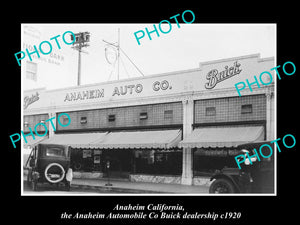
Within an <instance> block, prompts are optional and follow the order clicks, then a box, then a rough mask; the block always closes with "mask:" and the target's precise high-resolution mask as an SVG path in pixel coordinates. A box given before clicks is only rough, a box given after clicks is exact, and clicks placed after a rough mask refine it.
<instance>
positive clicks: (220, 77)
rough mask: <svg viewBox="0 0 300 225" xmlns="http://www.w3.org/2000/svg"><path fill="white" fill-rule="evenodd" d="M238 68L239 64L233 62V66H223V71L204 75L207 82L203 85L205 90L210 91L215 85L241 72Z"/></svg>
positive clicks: (213, 71) (214, 71)
mask: <svg viewBox="0 0 300 225" xmlns="http://www.w3.org/2000/svg"><path fill="white" fill-rule="evenodd" d="M240 66H241V64H240V63H238V61H235V62H234V63H233V66H231V67H229V66H225V67H224V70H222V71H220V72H219V71H218V70H217V69H213V70H210V71H209V72H208V73H207V75H206V79H207V80H208V82H207V83H205V88H206V89H212V88H214V87H215V86H216V85H217V83H220V82H222V81H224V80H226V79H228V78H230V77H233V76H235V75H238V74H239V73H240V72H241V71H242V69H240Z"/></svg>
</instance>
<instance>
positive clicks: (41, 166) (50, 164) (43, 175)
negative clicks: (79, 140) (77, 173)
mask: <svg viewBox="0 0 300 225" xmlns="http://www.w3.org/2000/svg"><path fill="white" fill-rule="evenodd" d="M70 154H71V150H70V147H69V146H66V145H57V144H38V145H36V146H35V147H34V148H33V149H32V151H31V153H30V155H29V158H28V160H27V162H26V165H25V168H28V175H27V183H28V184H29V185H30V186H31V188H32V190H34V191H36V190H37V188H38V183H49V184H57V186H59V184H60V183H63V184H64V185H65V187H66V190H68V191H69V190H70V182H71V180H72V177H73V174H72V169H71V168H70ZM28 163H29V167H28V166H27V165H28Z"/></svg>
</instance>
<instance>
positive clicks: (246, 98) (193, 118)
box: [12, 13, 288, 195]
mask: <svg viewBox="0 0 300 225" xmlns="http://www.w3.org/2000/svg"><path fill="white" fill-rule="evenodd" d="M186 14H187V13H186ZM150 29H152V30H151V31H150ZM168 30H170V32H169V33H168V34H164V33H165V32H166V31H168ZM136 31H137V32H136ZM136 33H137V34H138V35H134V34H136ZM139 33H141V34H143V33H146V35H144V37H143V38H140V39H139V38H138V37H142V36H141V35H140V34H139ZM262 33H263V34H264V35H262V38H260V39H257V40H256V39H253V36H255V35H257V34H262ZM203 34H206V35H203ZM220 34H222V35H220ZM147 36H149V38H148V37H147ZM150 38H151V39H150ZM143 39H144V40H143ZM221 39H222V41H219V40H221ZM137 40H139V41H140V45H139V44H138V43H137ZM22 41H23V42H22V52H21V53H20V58H19V59H18V60H19V61H20V62H21V64H22V78H23V79H24V82H23V86H22V88H23V93H22V94H23V98H22V100H23V103H22V105H23V118H22V126H23V130H22V131H23V132H22V138H21V139H22V143H23V147H24V149H23V160H22V162H23V166H22V169H23V173H22V174H23V178H22V181H21V182H22V185H23V189H22V191H23V194H24V195H27V194H29V195H34V194H37V195H43V194H45V195H51V194H59V195H61V194H65V195H69V194H86V193H88V194H104V195H106V194H144V195H145V194H146V195H147V194H150V195H155V194H168V195H172V194H175V195H181V194H183V195H186V194H188V195H207V194H259V195H261V194H267V195H270V194H276V188H275V187H276V186H275V175H274V174H275V171H276V170H275V169H274V168H275V166H276V163H274V158H275V157H276V152H275V149H274V146H273V145H274V144H273V143H270V142H271V141H273V140H275V139H276V138H275V127H276V123H275V121H276V101H275V100H276V98H275V96H276V95H275V85H276V82H275V79H273V77H274V72H275V71H274V70H272V68H274V67H275V66H276V65H275V56H276V45H275V43H276V25H275V24H203V25H202V24H201V25H200V24H192V23H191V24H180V25H178V26H177V24H176V23H175V24H174V23H170V22H168V21H166V22H164V23H160V24H159V26H157V25H153V24H138V25H137V24H114V25H110V24H104V25H103V24H22ZM35 43H36V44H35ZM39 43H41V44H39ZM178 43H180V44H178ZM216 43H218V44H216ZM227 46H231V49H230V51H228V49H227ZM241 46H247V48H241ZM205 48H213V49H211V53H210V54H209V55H205V56H204V55H201V54H199V53H200V52H202V51H204V50H205ZM36 49H37V50H36ZM23 52H24V53H25V54H23ZM250 53H253V54H250ZM23 55H25V56H24V59H21V57H22V56H23ZM172 56H173V57H172ZM204 60H206V61H204ZM152 67H155V68H152ZM287 67H288V65H287ZM264 71H265V72H264ZM263 72H264V73H263ZM255 75H256V76H255ZM16 137H17V136H16ZM16 137H13V139H12V140H14V141H15V142H16V140H15V139H16ZM260 146H262V147H261V148H260ZM255 148H256V149H257V151H256V152H254V149H255ZM273 152H274V153H273Z"/></svg>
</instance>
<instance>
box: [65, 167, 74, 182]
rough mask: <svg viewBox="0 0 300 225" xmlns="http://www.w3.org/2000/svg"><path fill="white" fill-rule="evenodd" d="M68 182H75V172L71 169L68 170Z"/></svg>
mask: <svg viewBox="0 0 300 225" xmlns="http://www.w3.org/2000/svg"><path fill="white" fill-rule="evenodd" d="M66 180H67V181H69V182H71V181H72V180H73V170H72V169H71V168H69V169H68V172H67V173H66Z"/></svg>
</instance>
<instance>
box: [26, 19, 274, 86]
mask: <svg viewBox="0 0 300 225" xmlns="http://www.w3.org/2000/svg"><path fill="white" fill-rule="evenodd" d="M163 25H164V26H163V27H162V29H163V30H168V25H167V24H163ZM24 26H27V27H28V26H29V27H31V28H34V29H35V30H37V31H38V32H37V34H38V36H39V38H31V37H30V36H29V37H28V36H26V35H24ZM156 26H157V27H158V25H157V24H156ZM146 27H147V28H148V30H150V31H151V30H152V29H153V24H22V29H23V32H22V42H30V43H31V45H36V46H37V48H38V46H39V44H40V43H41V42H42V41H49V42H50V43H51V44H52V47H53V50H52V51H53V53H54V52H55V53H57V54H60V55H63V56H64V61H63V62H61V63H60V64H59V65H57V64H52V63H45V62H42V61H39V60H38V59H33V62H36V63H38V71H37V73H38V79H37V81H35V82H33V81H30V82H24V85H23V88H24V89H33V88H42V87H45V88H46V89H48V90H49V89H56V88H64V87H70V86H76V85H77V66H78V52H77V51H76V50H74V49H72V48H71V47H72V46H71V45H66V44H64V42H63V41H62V40H61V39H59V38H61V36H62V34H63V33H64V32H66V31H72V32H73V33H78V32H85V31H88V32H90V35H91V37H90V43H89V44H90V46H89V47H87V48H84V51H85V52H87V53H82V57H81V77H82V78H81V84H82V85H84V84H93V83H100V82H106V81H108V80H117V63H116V64H115V66H112V65H111V64H109V63H108V61H107V59H106V57H105V48H106V47H108V45H107V44H106V43H105V42H104V41H103V40H105V41H108V42H111V43H116V42H117V41H118V29H120V47H121V49H122V50H123V51H124V52H125V53H126V55H127V56H129V58H130V59H131V60H132V61H133V62H134V64H135V65H136V66H137V67H138V68H139V70H140V71H142V73H143V74H144V76H147V75H153V74H159V73H167V72H172V71H179V70H186V69H194V68H198V67H199V63H200V62H206V61H211V60H218V59H224V58H231V57H238V56H244V55H250V54H257V53H259V54H260V56H261V57H262V58H265V57H275V56H276V25H274V24H199V23H198V24H194V23H192V24H184V23H180V28H178V27H177V25H176V23H174V24H173V23H172V29H171V31H170V32H169V33H167V34H163V33H161V32H160V31H159V34H160V36H159V37H158V36H157V35H156V33H152V34H151V37H152V40H150V39H149V38H148V36H147V34H146V35H145V37H144V38H142V39H140V42H141V44H140V45H138V43H137V40H136V38H135V36H134V33H135V32H137V31H139V30H143V31H144V32H145V33H146V31H145V28H146ZM57 35H60V37H59V38H58V41H59V43H60V45H61V49H58V48H57V45H56V44H55V41H54V40H50V38H52V37H55V36H57ZM66 36H69V34H68V35H66ZM44 48H45V49H46V47H44ZM21 49H22V51H25V49H24V45H23V47H22V46H21ZM108 51H109V52H110V54H109V55H108V58H109V59H110V60H111V61H113V59H114V57H115V55H114V53H113V52H114V51H113V50H112V48H108ZM27 58H28V57H27ZM24 60H26V58H25V59H24ZM27 60H28V59H27ZM119 65H120V67H119V79H126V78H132V77H141V76H142V75H141V73H140V72H139V71H138V70H137V69H136V68H135V67H134V66H133V65H132V64H131V62H130V61H129V60H128V58H127V57H126V56H125V55H124V54H123V52H122V51H121V52H120V63H119ZM22 67H23V66H22ZM124 68H125V69H124ZM22 77H23V78H24V77H25V75H24V70H22Z"/></svg>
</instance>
